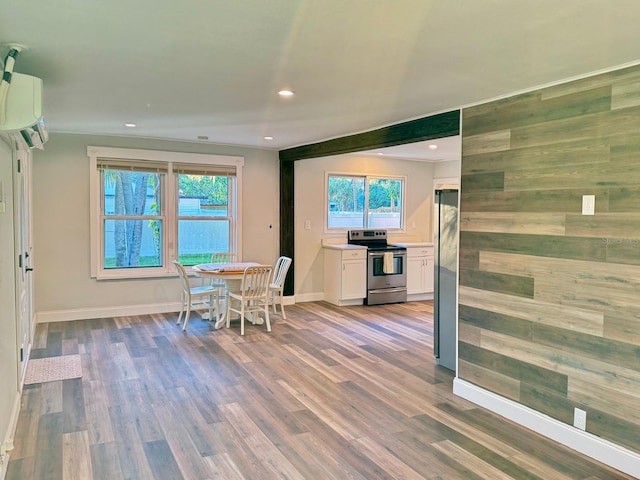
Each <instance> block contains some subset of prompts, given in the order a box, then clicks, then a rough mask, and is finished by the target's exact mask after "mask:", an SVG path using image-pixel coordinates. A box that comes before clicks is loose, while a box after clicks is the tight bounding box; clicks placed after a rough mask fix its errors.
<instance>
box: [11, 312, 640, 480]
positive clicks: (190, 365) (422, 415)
mask: <svg viewBox="0 0 640 480" xmlns="http://www.w3.org/2000/svg"><path fill="white" fill-rule="evenodd" d="M176 317H177V314H159V315H140V316H131V317H118V318H106V319H98V320H82V321H73V322H65V323H50V324H40V325H38V327H37V331H36V339H35V342H34V346H33V349H32V358H42V357H51V356H57V355H67V354H80V356H81V357H82V369H83V376H82V378H76V379H70V380H62V381H55V382H47V383H40V384H34V385H29V386H26V387H25V388H24V391H23V395H22V405H21V411H20V417H19V419H18V426H17V431H16V435H15V448H14V450H13V452H12V455H11V460H10V462H9V465H8V471H7V476H6V479H7V480H17V479H19V480H26V479H50V480H56V479H65V480H69V479H81V480H87V479H92V478H95V479H108V480H119V479H135V480H144V479H158V480H160V479H161V480H172V479H183V478H184V479H197V480H201V479H223V480H235V479H250V480H255V479H313V480H316V479H322V480H325V479H335V480H345V479H355V480H372V479H431V480H435V479H443V480H456V479H464V480H475V479H491V480H496V479H498V480H499V479H518V480H520V479H538V480H551V479H552V480H568V479H582V480H587V479H588V480H597V479H601V480H604V479H625V478H631V477H629V476H626V475H624V474H622V473H620V472H617V471H615V470H613V469H611V468H609V467H606V466H604V465H602V464H599V463H597V462H595V461H593V460H591V459H589V458H587V457H585V456H582V455H580V454H577V453H575V452H573V451H571V450H569V449H567V448H565V447H563V446H560V445H558V444H556V443H554V442H551V441H549V440H547V439H544V438H542V437H540V436H539V435H537V434H535V433H533V432H531V431H528V430H526V429H524V428H521V427H519V426H517V425H514V424H512V423H510V422H509V421H506V420H504V419H502V418H501V417H498V416H496V415H494V414H492V413H490V412H488V411H486V410H484V409H482V408H479V407H477V406H475V405H473V404H471V403H469V402H467V401H465V400H463V399H461V398H459V397H456V396H454V395H453V393H452V380H453V374H452V373H451V372H450V371H448V370H446V369H444V368H442V367H439V366H437V365H436V364H435V362H434V359H433V356H432V344H433V329H432V318H433V304H432V302H411V303H406V304H399V305H380V306H371V307H365V306H359V307H341V308H338V307H334V306H332V305H330V304H328V303H324V302H316V303H301V304H297V305H293V306H290V307H287V319H286V320H283V319H282V318H281V317H280V316H272V321H273V331H272V333H267V332H266V331H265V329H264V326H257V325H256V326H252V325H248V326H247V329H246V335H245V336H244V337H241V336H240V334H239V326H238V325H233V324H232V326H231V328H230V329H222V330H214V329H213V328H212V326H211V325H210V324H209V323H208V322H206V321H203V320H201V319H200V317H199V315H198V314H194V316H193V318H192V319H191V322H190V323H189V330H188V332H186V333H183V332H182V329H181V328H180V327H178V326H176V324H175V320H176Z"/></svg>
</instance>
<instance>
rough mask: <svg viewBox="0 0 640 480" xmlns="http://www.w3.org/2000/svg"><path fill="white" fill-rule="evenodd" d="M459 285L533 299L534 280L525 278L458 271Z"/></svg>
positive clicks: (502, 274) (462, 269)
mask: <svg viewBox="0 0 640 480" xmlns="http://www.w3.org/2000/svg"><path fill="white" fill-rule="evenodd" d="M458 278H459V280H458V281H459V284H460V285H464V286H466V287H471V288H476V289H481V290H488V291H491V292H498V293H504V294H507V295H513V296H516V297H524V298H530V299H532V298H533V291H534V279H533V278H531V277H526V276H519V275H509V274H505V273H492V272H481V271H477V270H471V269H468V268H461V269H459V273H458Z"/></svg>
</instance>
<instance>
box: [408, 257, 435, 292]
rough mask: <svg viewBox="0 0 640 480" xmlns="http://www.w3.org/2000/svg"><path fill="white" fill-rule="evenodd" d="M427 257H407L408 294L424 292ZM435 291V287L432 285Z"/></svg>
mask: <svg viewBox="0 0 640 480" xmlns="http://www.w3.org/2000/svg"><path fill="white" fill-rule="evenodd" d="M425 258H426V257H407V294H408V295H411V294H414V293H423V292H424V266H423V263H424V259H425ZM432 289H433V285H432Z"/></svg>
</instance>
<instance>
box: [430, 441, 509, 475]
mask: <svg viewBox="0 0 640 480" xmlns="http://www.w3.org/2000/svg"><path fill="white" fill-rule="evenodd" d="M433 446H434V447H435V448H436V449H437V450H438V451H440V452H441V453H442V454H443V455H446V456H447V457H449V458H451V459H452V460H453V461H455V462H456V463H459V464H460V465H464V466H465V468H468V469H470V470H471V471H473V472H475V473H476V474H477V475H479V476H480V477H482V478H492V479H496V480H510V479H512V478H513V477H511V475H508V474H506V473H504V472H502V471H500V470H498V469H497V468H494V467H492V466H491V465H489V464H488V463H486V462H484V461H482V460H481V459H479V458H477V457H476V456H474V455H472V454H470V453H469V452H467V451H466V450H464V449H463V448H460V447H459V446H458V445H456V444H455V443H453V442H451V441H449V440H443V441H442V442H437V443H435V444H434V445H433Z"/></svg>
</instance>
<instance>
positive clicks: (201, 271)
mask: <svg viewBox="0 0 640 480" xmlns="http://www.w3.org/2000/svg"><path fill="white" fill-rule="evenodd" d="M256 265H260V264H259V263H257V262H230V263H202V264H198V265H194V266H193V267H191V269H192V270H193V273H194V274H195V275H196V276H197V277H201V278H205V279H210V280H213V281H215V282H216V283H221V284H222V285H224V291H225V295H224V303H223V304H219V305H218V306H217V308H216V309H215V310H214V312H215V313H214V315H215V319H210V318H209V312H205V313H203V315H202V318H203V319H205V320H210V321H214V320H215V323H214V328H215V329H216V330H217V329H219V328H222V327H223V325H224V324H225V323H226V322H227V302H229V292H237V291H239V290H240V288H241V284H242V277H243V275H244V270H245V268H247V267H253V266H256ZM245 318H247V320H249V321H250V322H251V323H255V324H256V325H260V324H261V323H262V319H261V318H260V317H258V318H255V319H254V318H252V316H251V314H247V315H246V317H245Z"/></svg>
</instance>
